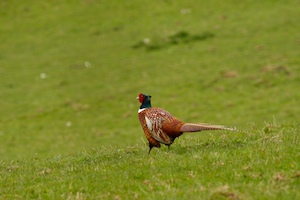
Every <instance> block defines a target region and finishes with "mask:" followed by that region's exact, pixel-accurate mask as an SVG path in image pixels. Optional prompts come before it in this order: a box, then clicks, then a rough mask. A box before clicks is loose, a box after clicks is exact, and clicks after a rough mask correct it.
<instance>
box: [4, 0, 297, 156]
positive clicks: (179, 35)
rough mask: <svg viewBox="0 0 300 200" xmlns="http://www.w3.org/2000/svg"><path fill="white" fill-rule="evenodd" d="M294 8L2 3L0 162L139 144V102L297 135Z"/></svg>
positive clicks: (284, 4)
mask: <svg viewBox="0 0 300 200" xmlns="http://www.w3.org/2000/svg"><path fill="white" fill-rule="evenodd" d="M299 6H300V5H299V1H296V0H288V1H274V0H268V1H249V0H246V1H242V2H240V1H235V0H230V1H226V2H224V1H217V0H212V1H209V2H206V1H203V2H199V1H195V0H190V1H168V0H165V1H136V0H133V1H106V0H104V1H96V0H81V1H71V0H68V1H64V2H61V1H57V0H49V1H36V0H30V1H21V2H20V1H16V0H11V1H1V2H0V7H1V12H0V24H1V26H0V40H1V42H0V52H1V54H0V74H1V79H0V87H1V90H0V98H1V100H2V101H1V102H2V105H1V106H0V160H13V159H20V158H24V157H32V156H34V155H36V154H38V155H42V156H51V155H57V154H67V153H76V152H78V151H81V150H84V149H89V148H93V147H101V146H115V147H116V148H122V147H124V146H128V145H133V144H136V143H142V142H143V140H144V141H145V138H144V135H143V132H142V129H141V127H140V124H139V121H138V118H137V109H138V107H139V103H138V102H137V101H136V100H135V97H136V96H137V95H138V94H139V93H141V92H143V93H148V94H151V95H152V105H153V106H158V107H163V108H165V109H166V110H168V111H169V112H171V113H172V114H173V115H175V116H176V117H178V118H179V119H181V120H183V121H189V122H206V123H213V124H223V125H228V126H236V127H237V128H238V129H241V130H247V129H249V128H250V127H253V126H257V127H260V126H263V125H264V123H265V122H272V121H274V120H276V121H278V122H285V123H299V117H298V115H299V112H300V108H299V98H300V91H299V83H300V56H299V55H300V54H299V52H300V34H299V33H300V26H299V19H300V12H299ZM186 137H197V135H193V136H186Z"/></svg>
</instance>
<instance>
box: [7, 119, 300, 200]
mask: <svg viewBox="0 0 300 200" xmlns="http://www.w3.org/2000/svg"><path fill="white" fill-rule="evenodd" d="M298 133H299V125H298V126H295V125H291V124H290V125H289V124H284V125H283V124H280V125H279V124H268V125H266V126H265V127H264V128H263V129H262V130H260V129H256V128H253V129H252V130H251V131H249V132H247V133H241V132H240V133H238V132H237V133H230V132H223V133H214V134H203V135H201V136H200V137H198V138H197V139H196V140H195V138H194V137H189V136H182V138H180V140H178V141H176V142H175V144H174V145H173V146H172V148H171V150H170V152H168V151H167V148H166V147H163V148H161V149H159V150H158V149H155V150H154V151H153V152H151V155H148V154H147V150H146V148H145V146H144V145H142V144H136V145H131V146H129V147H126V148H122V149H118V148H115V147H113V146H110V147H102V148H98V149H90V150H87V151H83V152H80V153H77V154H72V155H57V156H54V157H52V158H44V157H41V156H35V157H33V158H30V159H27V160H17V161H12V162H9V163H1V177H2V178H1V179H2V180H1V182H2V186H1V193H2V195H1V197H2V198H4V199H23V198H26V199H157V198H163V199H188V198H192V199H199V198H200V199H298V198H299V197H300V193H299V181H300V173H299V159H300V154H299V134H298Z"/></svg>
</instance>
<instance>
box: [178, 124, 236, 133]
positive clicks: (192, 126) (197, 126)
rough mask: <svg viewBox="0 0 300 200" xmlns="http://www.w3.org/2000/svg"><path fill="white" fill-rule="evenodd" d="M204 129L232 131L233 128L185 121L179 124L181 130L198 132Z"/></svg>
mask: <svg viewBox="0 0 300 200" xmlns="http://www.w3.org/2000/svg"><path fill="white" fill-rule="evenodd" d="M204 130H229V131H234V130H236V129H235V128H228V127H225V126H221V125H212V124H193V123H185V124H184V125H182V126H181V128H180V131H181V132H198V131H204Z"/></svg>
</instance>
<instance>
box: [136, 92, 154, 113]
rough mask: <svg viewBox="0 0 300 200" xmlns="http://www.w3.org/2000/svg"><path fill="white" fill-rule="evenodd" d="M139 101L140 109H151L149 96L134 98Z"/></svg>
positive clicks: (140, 95) (143, 95) (142, 95)
mask: <svg viewBox="0 0 300 200" xmlns="http://www.w3.org/2000/svg"><path fill="white" fill-rule="evenodd" d="M136 99H137V100H139V101H140V103H141V106H140V109H146V108H151V96H150V95H147V94H142V93H141V94H139V96H138V97H137V98H136Z"/></svg>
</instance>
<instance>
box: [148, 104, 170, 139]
mask: <svg viewBox="0 0 300 200" xmlns="http://www.w3.org/2000/svg"><path fill="white" fill-rule="evenodd" d="M163 111H164V110H162V109H158V108H152V109H149V110H148V112H147V113H146V115H145V120H146V124H147V127H148V129H149V132H150V133H151V135H152V137H153V138H154V139H156V140H157V141H159V142H161V143H163V144H172V142H173V140H172V139H171V138H170V137H169V136H168V135H167V134H166V133H165V132H164V130H163V123H164V121H165V118H166V116H167V113H165V112H163Z"/></svg>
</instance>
